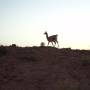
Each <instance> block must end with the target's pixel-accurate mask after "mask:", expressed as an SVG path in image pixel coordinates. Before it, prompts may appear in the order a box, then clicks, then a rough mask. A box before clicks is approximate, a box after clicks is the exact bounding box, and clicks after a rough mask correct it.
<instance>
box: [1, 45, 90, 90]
mask: <svg viewBox="0 0 90 90" xmlns="http://www.w3.org/2000/svg"><path fill="white" fill-rule="evenodd" d="M0 90H90V50H74V49H70V48H61V49H60V48H59V49H58V48H55V47H15V46H13V47H12V46H1V47H0Z"/></svg>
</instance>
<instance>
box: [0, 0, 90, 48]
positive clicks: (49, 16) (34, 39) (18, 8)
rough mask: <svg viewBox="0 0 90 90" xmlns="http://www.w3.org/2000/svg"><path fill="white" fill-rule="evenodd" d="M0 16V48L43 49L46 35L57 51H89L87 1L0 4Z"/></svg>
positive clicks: (26, 0)
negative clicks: (54, 39)
mask: <svg viewBox="0 0 90 90" xmlns="http://www.w3.org/2000/svg"><path fill="white" fill-rule="evenodd" d="M0 13H1V14H0V45H11V44H13V43H15V44H17V45H19V46H39V45H40V43H41V42H44V43H45V45H47V40H46V36H45V35H44V32H45V31H47V32H48V34H49V36H50V35H53V34H58V41H59V46H60V47H59V48H63V47H64V48H67V47H71V48H75V49H90V41H89V39H90V1H89V0H69V1H68V0H0ZM50 45H51V44H50Z"/></svg>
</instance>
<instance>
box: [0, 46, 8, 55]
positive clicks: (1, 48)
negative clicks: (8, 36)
mask: <svg viewBox="0 0 90 90" xmlns="http://www.w3.org/2000/svg"><path fill="white" fill-rule="evenodd" d="M6 54H7V49H6V47H4V46H0V56H3V55H6Z"/></svg>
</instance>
